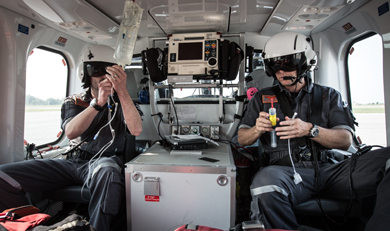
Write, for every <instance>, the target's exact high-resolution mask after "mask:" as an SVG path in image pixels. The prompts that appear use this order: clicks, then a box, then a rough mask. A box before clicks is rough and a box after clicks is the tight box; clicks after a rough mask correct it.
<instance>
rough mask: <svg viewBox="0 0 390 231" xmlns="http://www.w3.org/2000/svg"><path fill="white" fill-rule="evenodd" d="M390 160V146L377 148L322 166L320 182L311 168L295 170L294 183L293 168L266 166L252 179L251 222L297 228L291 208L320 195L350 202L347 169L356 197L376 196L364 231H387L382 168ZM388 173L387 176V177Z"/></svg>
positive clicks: (388, 203) (388, 207) (389, 207)
mask: <svg viewBox="0 0 390 231" xmlns="http://www.w3.org/2000/svg"><path fill="white" fill-rule="evenodd" d="M389 159H390V147H387V148H383V149H377V150H373V151H370V152H367V153H365V154H363V155H361V156H358V157H357V158H356V160H355V161H353V160H352V158H350V159H347V160H344V161H342V162H339V163H337V164H330V165H327V166H324V167H321V168H320V170H319V178H318V180H319V182H318V183H317V181H316V177H315V171H314V169H312V168H296V171H297V173H299V174H300V175H301V177H302V180H303V181H302V182H301V183H299V184H295V183H294V180H293V173H294V172H293V168H292V167H286V166H275V165H272V166H267V167H264V168H262V169H260V170H259V171H258V172H257V173H256V174H255V176H254V178H253V181H252V185H251V194H252V204H251V219H252V220H256V219H258V220H261V221H262V222H263V223H264V224H265V226H266V228H278V229H297V228H298V227H299V224H298V223H297V219H296V217H295V215H294V212H293V210H292V206H294V205H297V204H300V203H302V202H305V201H307V200H309V199H311V198H313V197H315V196H316V195H317V193H318V192H320V195H321V197H326V198H335V199H344V200H349V199H350V198H351V194H350V183H349V180H350V177H349V176H350V174H349V172H350V169H351V164H352V169H353V172H352V182H353V188H354V190H355V192H356V196H357V197H358V198H365V197H369V196H374V195H377V201H376V205H375V209H374V214H373V216H372V217H371V219H370V220H369V222H368V224H367V226H366V230H369V231H374V230H386V229H388V227H390V219H389V217H390V174H389V173H388V171H389V169H390V168H389V169H385V166H386V161H387V160H389ZM386 173H387V174H386Z"/></svg>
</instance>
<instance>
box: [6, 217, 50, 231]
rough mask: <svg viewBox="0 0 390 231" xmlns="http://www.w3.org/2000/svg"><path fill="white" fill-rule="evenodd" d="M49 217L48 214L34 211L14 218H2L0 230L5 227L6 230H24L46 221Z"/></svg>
mask: <svg viewBox="0 0 390 231" xmlns="http://www.w3.org/2000/svg"><path fill="white" fill-rule="evenodd" d="M49 219H50V216H49V215H47V214H43V213H36V214H32V215H27V216H24V217H22V218H19V219H15V220H2V221H0V230H2V228H5V230H8V231H25V230H28V229H31V228H33V227H35V226H37V225H39V224H41V223H43V222H46V221H48V220H49Z"/></svg>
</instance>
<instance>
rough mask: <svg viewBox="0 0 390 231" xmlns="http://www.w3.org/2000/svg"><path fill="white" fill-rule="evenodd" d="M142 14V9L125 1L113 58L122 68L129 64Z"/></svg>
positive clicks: (127, 0) (131, 2) (133, 3)
mask: <svg viewBox="0 0 390 231" xmlns="http://www.w3.org/2000/svg"><path fill="white" fill-rule="evenodd" d="M142 12H143V9H142V8H141V7H139V6H138V4H137V3H135V2H133V1H130V0H126V2H125V6H124V9H123V15H122V22H121V25H120V28H119V33H118V39H117V41H116V48H115V53H114V58H115V59H116V60H117V62H118V64H119V65H121V66H122V68H125V65H130V64H131V60H132V58H133V51H134V46H135V42H136V40H137V35H138V29H139V26H140V23H141V18H142Z"/></svg>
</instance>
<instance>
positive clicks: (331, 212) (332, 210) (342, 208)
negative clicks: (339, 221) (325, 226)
mask: <svg viewBox="0 0 390 231" xmlns="http://www.w3.org/2000/svg"><path fill="white" fill-rule="evenodd" d="M320 201H321V207H322V210H321V207H320V205H319V201H318V199H317V198H313V199H311V200H308V201H306V202H303V203H301V204H299V205H296V206H294V207H293V210H294V212H295V213H297V214H301V215H308V216H322V215H324V214H326V215H328V216H338V217H343V216H345V212H346V211H347V208H348V206H349V204H350V202H349V201H348V200H346V201H341V200H335V199H327V198H321V200H320ZM358 216H361V213H360V205H359V203H358V202H357V201H352V203H351V210H350V213H349V217H358Z"/></svg>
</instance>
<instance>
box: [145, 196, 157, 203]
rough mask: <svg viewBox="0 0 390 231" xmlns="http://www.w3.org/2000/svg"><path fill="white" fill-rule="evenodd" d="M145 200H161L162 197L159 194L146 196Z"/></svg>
mask: <svg viewBox="0 0 390 231" xmlns="http://www.w3.org/2000/svg"><path fill="white" fill-rule="evenodd" d="M145 201H150V202H160V197H159V196H148V195H146V196H145Z"/></svg>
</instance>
